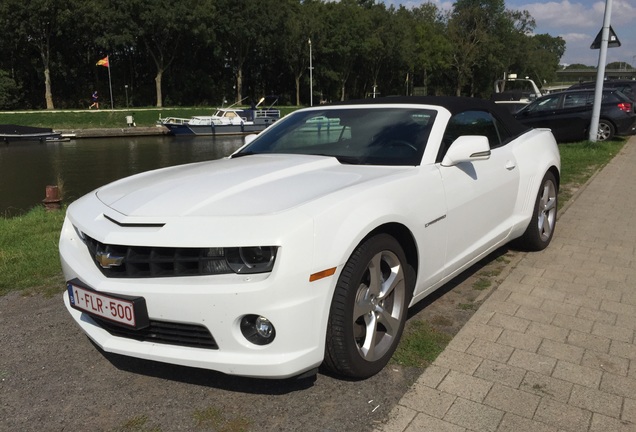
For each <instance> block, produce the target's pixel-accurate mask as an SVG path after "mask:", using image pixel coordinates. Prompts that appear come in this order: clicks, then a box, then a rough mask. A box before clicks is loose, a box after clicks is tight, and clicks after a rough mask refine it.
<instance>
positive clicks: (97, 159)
mask: <svg viewBox="0 0 636 432" xmlns="http://www.w3.org/2000/svg"><path fill="white" fill-rule="evenodd" d="M243 142H244V137H223V138H218V137H217V138H215V137H192V138H185V137H183V138H182V137H179V138H175V137H169V136H153V137H126V138H95V139H81V140H71V141H68V142H60V143H45V144H41V143H11V144H9V145H5V144H0V179H1V180H0V217H1V216H6V217H8V216H15V215H19V214H21V213H24V212H26V211H28V210H29V209H31V208H33V207H36V206H40V205H42V200H43V199H44V197H45V193H46V186H47V185H57V184H60V185H62V189H63V195H64V196H63V198H64V203H66V204H69V203H71V202H72V201H74V200H75V199H77V198H79V197H81V196H82V195H84V194H86V193H88V192H90V191H92V190H93V189H95V188H97V187H99V186H102V185H104V184H107V183H110V182H112V181H114V180H117V179H120V178H123V177H127V176H129V175H132V174H136V173H140V172H143V171H148V170H152V169H156V168H162V167H166V166H172V165H180V164H185V163H189V162H199V161H204V160H212V159H220V158H222V157H225V156H228V155H229V154H231V153H232V152H234V151H235V150H236V149H238V148H239V147H240V146H241V145H243Z"/></svg>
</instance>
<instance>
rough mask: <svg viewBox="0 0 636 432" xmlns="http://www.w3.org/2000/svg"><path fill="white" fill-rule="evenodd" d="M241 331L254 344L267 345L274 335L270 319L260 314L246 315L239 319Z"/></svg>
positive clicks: (274, 330)
mask: <svg viewBox="0 0 636 432" xmlns="http://www.w3.org/2000/svg"><path fill="white" fill-rule="evenodd" d="M241 333H243V336H245V339H247V340H248V341H250V342H252V343H253V344H255V345H267V344H269V343H271V342H272V341H273V340H274V338H275V337H276V329H275V328H274V325H273V324H272V323H271V321H270V320H268V319H267V318H265V317H264V316H260V315H246V316H244V317H243V319H242V320H241Z"/></svg>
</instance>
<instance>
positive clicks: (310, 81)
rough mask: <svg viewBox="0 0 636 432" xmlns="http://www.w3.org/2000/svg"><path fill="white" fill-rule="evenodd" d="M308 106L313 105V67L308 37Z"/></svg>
mask: <svg viewBox="0 0 636 432" xmlns="http://www.w3.org/2000/svg"><path fill="white" fill-rule="evenodd" d="M309 106H314V67H313V65H312V58H311V39H309Z"/></svg>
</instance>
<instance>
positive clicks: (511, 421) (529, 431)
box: [497, 413, 558, 432]
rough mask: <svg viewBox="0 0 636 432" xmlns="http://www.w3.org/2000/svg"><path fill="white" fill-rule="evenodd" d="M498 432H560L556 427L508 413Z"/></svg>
mask: <svg viewBox="0 0 636 432" xmlns="http://www.w3.org/2000/svg"><path fill="white" fill-rule="evenodd" d="M497 432H558V430H557V428H556V427H554V426H549V425H547V424H544V423H539V422H538V421H534V420H530V419H527V418H524V417H519V416H518V415H515V414H511V413H506V414H505V415H504V418H503V420H502V421H501V424H499V429H497Z"/></svg>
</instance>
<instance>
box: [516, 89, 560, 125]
mask: <svg viewBox="0 0 636 432" xmlns="http://www.w3.org/2000/svg"><path fill="white" fill-rule="evenodd" d="M560 100H561V96H560V95H559V94H555V95H549V96H546V97H543V98H541V99H537V100H536V101H534V102H532V103H531V104H530V105H528V106H527V107H526V108H524V109H522V110H521V111H519V112H518V113H517V114H516V115H515V117H516V118H517V119H519V121H521V122H522V123H523V124H524V125H527V126H530V127H533V128H550V129H552V128H553V127H554V126H556V125H557V124H558V123H559V119H558V118H557V117H556V115H557V110H558V109H559V105H560Z"/></svg>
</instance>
